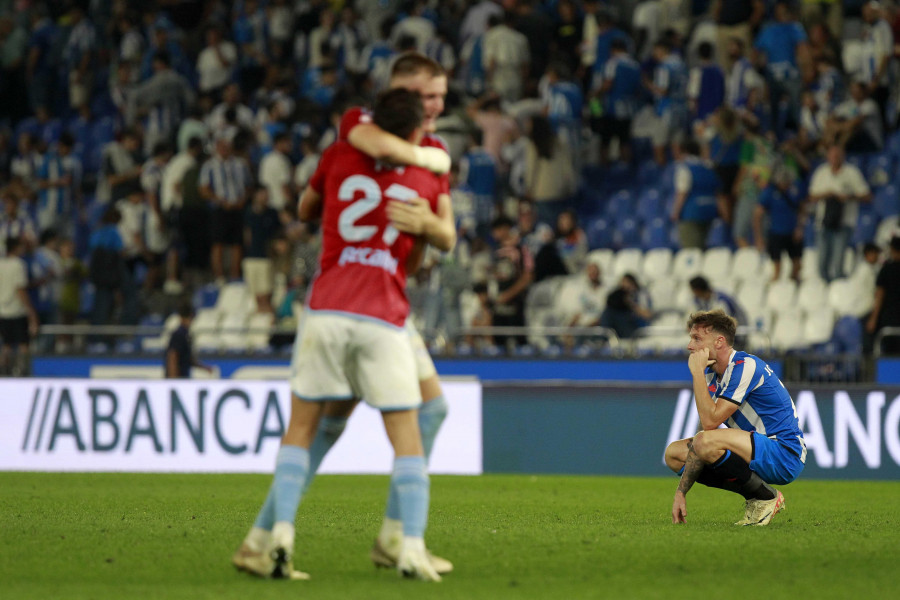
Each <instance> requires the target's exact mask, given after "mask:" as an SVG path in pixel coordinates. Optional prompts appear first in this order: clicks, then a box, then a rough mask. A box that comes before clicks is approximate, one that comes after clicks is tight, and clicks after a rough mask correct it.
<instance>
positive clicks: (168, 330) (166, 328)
mask: <svg viewBox="0 0 900 600" xmlns="http://www.w3.org/2000/svg"><path fill="white" fill-rule="evenodd" d="M180 324H181V317H179V316H178V314H177V313H172V314H171V315H169V316H168V317H166V320H165V321H164V322H163V326H162V329H163V330H162V333H160V334H159V335H158V336H153V337H145V338H144V339H142V340H141V350H143V351H144V352H161V351H163V350H165V348H166V346H167V345H168V344H169V337H171V335H172V332H173V331H175V330H176V329H178V326H179V325H180Z"/></svg>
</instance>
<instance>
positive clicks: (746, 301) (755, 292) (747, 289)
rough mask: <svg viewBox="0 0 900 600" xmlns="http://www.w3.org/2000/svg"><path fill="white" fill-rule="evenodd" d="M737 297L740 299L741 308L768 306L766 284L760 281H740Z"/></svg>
mask: <svg viewBox="0 0 900 600" xmlns="http://www.w3.org/2000/svg"><path fill="white" fill-rule="evenodd" d="M735 296H736V297H737V298H740V302H741V306H743V307H747V308H748V309H749V308H750V307H752V306H761V307H762V306H766V304H765V299H766V283H765V282H764V281H762V280H759V279H738V283H737V291H736V292H735Z"/></svg>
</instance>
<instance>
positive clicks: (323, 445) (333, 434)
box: [303, 417, 347, 496]
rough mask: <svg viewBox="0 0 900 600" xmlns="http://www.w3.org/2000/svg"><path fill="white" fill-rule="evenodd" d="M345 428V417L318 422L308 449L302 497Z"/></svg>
mask: <svg viewBox="0 0 900 600" xmlns="http://www.w3.org/2000/svg"><path fill="white" fill-rule="evenodd" d="M345 427H347V419H346V418H345V417H322V419H321V420H320V421H319V428H318V429H316V437H315V439H314V440H313V443H312V445H311V446H310V447H309V474H308V475H307V476H306V484H305V485H304V486H303V495H304V496H305V495H306V490H308V489H309V486H310V484H311V483H312V480H313V478H314V477H315V476H316V472H318V470H319V465H321V464H322V461H323V460H324V459H325V455H326V454H328V451H329V450H331V447H332V446H334V444H335V443H336V442H337V441H338V438H339V437H341V434H342V433H344V428H345Z"/></svg>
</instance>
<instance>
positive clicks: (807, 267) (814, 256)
mask: <svg viewBox="0 0 900 600" xmlns="http://www.w3.org/2000/svg"><path fill="white" fill-rule="evenodd" d="M810 279H819V280H821V279H822V276H821V275H819V251H818V250H816V248H815V247H813V246H810V247H808V248H804V249H803V258H802V259H800V280H801V281H808V280H810Z"/></svg>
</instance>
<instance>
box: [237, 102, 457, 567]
mask: <svg viewBox="0 0 900 600" xmlns="http://www.w3.org/2000/svg"><path fill="white" fill-rule="evenodd" d="M422 117H423V108H422V102H421V100H420V98H419V95H418V94H416V93H413V92H409V91H407V90H403V89H398V90H392V91H390V92H387V93H386V94H384V95H382V96H381V97H379V99H378V101H377V102H376V105H375V110H374V114H373V120H374V122H375V123H377V124H378V125H379V127H381V128H382V129H384V130H386V131H389V132H391V133H393V134H394V135H397V136H399V137H401V138H403V139H407V140H409V141H411V142H413V143H417V142H418V140H419V139H420V137H421V135H422V129H421V124H422ZM440 192H441V188H440V184H439V182H438V180H437V179H436V178H435V177H434V176H433V175H432V174H430V173H428V172H427V171H425V170H423V169H420V168H416V167H405V168H403V167H397V166H392V165H386V164H383V163H378V162H376V161H375V160H374V159H373V158H370V157H369V156H367V155H365V154H363V153H361V152H359V151H357V150H355V149H354V148H352V147H351V146H350V145H349V144H347V143H345V142H337V143H335V144H334V145H333V146H331V147H330V148H329V149H328V150H327V151H326V152H325V154H324V155H323V157H322V160H321V162H320V164H319V167H318V169H317V170H316V173H315V175H313V178H312V180H311V182H310V186H309V187H308V188H307V190H306V191H305V192H304V195H303V198H302V199H301V202H300V208H299V211H300V218H301V219H303V220H311V219H315V218H317V217H318V216H319V214H320V213H321V219H322V238H323V239H322V254H321V256H320V259H319V273H318V275H317V277H316V279H315V280H314V281H313V283H312V286H311V290H310V292H309V294H308V297H307V307H306V310H305V311H304V316H303V320H302V322H301V323H300V326H299V331H298V335H297V341H296V343H295V348H294V356H293V361H292V365H291V370H292V376H291V391H292V398H291V418H290V422H289V425H288V430H287V432H286V433H285V435H284V438H283V439H282V446H281V449H280V450H279V453H278V459H277V462H276V467H275V477H274V480H273V483H272V487H271V489H270V490H269V495H268V497H267V498H266V501H265V503H264V505H263V507H262V509H261V510H260V513H259V516H258V517H257V519H256V522H255V523H254V526H253V527H252V528H251V530H250V532H249V534H248V535H247V537H246V538H245V539H244V543H243V544H242V546H241V548H240V549H239V550H238V552H237V553H236V554H235V555H234V557H233V559H232V560H233V562H234V564H235V566H237V567H238V568H239V569H242V570H246V571H249V572H251V573H254V574H256V575H260V576H263V577H276V578H292V579H306V578H308V575H306V574H305V573H302V572H300V571H295V570H294V569H293V560H292V556H293V550H294V519H295V515H296V511H297V507H298V505H299V503H300V499H301V497H302V494H303V491H304V489H305V486H306V482H307V480H308V478H309V477H310V476H311V474H312V471H311V469H310V446H311V445H312V442H313V439H314V438H315V436H316V431H317V428H318V426H319V422H320V420H321V419H322V416H323V414H324V411H325V406H326V403H330V404H334V403H335V402H338V401H345V402H347V403H348V405H349V404H351V403H353V402H355V401H356V400H358V399H359V398H364V399H365V401H366V402H368V403H369V404H370V405H371V406H373V407H374V408H377V409H378V410H380V411H381V413H382V417H383V420H384V426H385V430H386V431H387V434H388V439H389V440H390V442H391V445H392V446H393V448H394V454H395V459H394V468H393V473H392V476H391V485H392V487H394V488H396V491H397V501H398V508H399V517H400V521H401V523H402V530H403V537H402V543H401V548H400V552H399V556H398V559H397V568H398V570H399V572H400V573H401V574H403V575H405V576H408V577H415V578H419V579H423V580H429V581H440V576H439V575H438V574H437V572H436V571H435V570H434V568H433V567H432V565H431V561H430V560H429V558H428V556H427V555H426V551H425V542H424V533H425V527H426V522H427V517H428V504H429V481H428V474H427V472H426V466H425V457H424V453H423V449H422V439H421V434H420V432H419V424H418V416H417V408H418V406H419V405H420V404H421V394H420V392H419V386H418V381H417V378H416V366H415V357H414V355H413V348H412V345H411V344H410V342H409V337H408V334H407V333H406V331H405V330H404V323H405V321H406V318H407V315H408V313H409V302H408V299H407V297H406V273H407V268H408V263H409V262H414V261H415V254H416V252H414V250H416V248H415V246H416V245H421V244H422V243H423V242H422V241H421V240H420V239H418V238H416V237H415V236H412V235H409V234H407V233H402V232H400V231H398V230H397V229H395V228H394V227H393V226H392V225H391V224H390V221H389V219H388V214H387V209H386V206H387V202H388V201H389V200H400V201H411V200H414V199H416V198H424V199H425V200H427V201H428V203H429V206H430V207H431V209H432V210H435V209H436V206H437V201H438V196H439V194H440ZM419 247H420V246H419Z"/></svg>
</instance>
